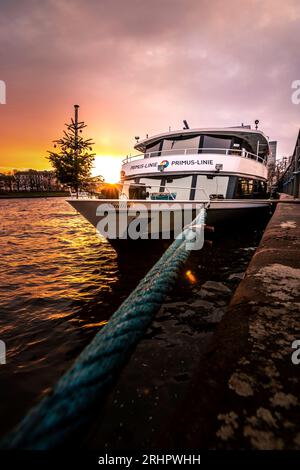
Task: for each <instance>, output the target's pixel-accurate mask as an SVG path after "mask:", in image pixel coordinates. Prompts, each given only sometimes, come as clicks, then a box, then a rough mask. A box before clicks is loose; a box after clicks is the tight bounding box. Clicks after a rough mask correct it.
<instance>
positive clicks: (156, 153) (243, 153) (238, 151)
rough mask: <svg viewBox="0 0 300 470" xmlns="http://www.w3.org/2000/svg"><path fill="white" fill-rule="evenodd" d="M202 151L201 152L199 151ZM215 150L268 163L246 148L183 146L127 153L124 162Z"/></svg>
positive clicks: (206, 152)
mask: <svg viewBox="0 0 300 470" xmlns="http://www.w3.org/2000/svg"><path fill="white" fill-rule="evenodd" d="M199 151H200V152H199ZM211 152H215V153H220V154H224V155H230V156H233V155H234V156H235V155H237V156H239V157H241V158H249V159H251V160H256V161H257V162H259V163H262V164H263V165H267V159H265V158H263V157H260V156H259V155H257V154H255V153H251V152H248V151H247V150H245V149H228V148H226V149H225V148H224V149H222V148H211V147H207V148H201V149H199V148H183V149H176V150H174V149H173V150H156V151H153V152H145V153H139V154H137V155H127V156H126V158H125V159H124V160H123V164H124V163H130V162H131V161H132V160H138V159H142V158H153V157H164V156H166V157H167V156H169V155H176V156H180V155H194V154H197V155H209V153H211Z"/></svg>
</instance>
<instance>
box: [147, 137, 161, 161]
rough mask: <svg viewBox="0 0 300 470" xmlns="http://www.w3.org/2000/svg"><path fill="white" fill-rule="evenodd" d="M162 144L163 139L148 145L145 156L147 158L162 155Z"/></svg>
mask: <svg viewBox="0 0 300 470" xmlns="http://www.w3.org/2000/svg"><path fill="white" fill-rule="evenodd" d="M161 146H162V141H160V142H156V143H155V144H152V145H147V148H146V152H145V158H147V157H159V156H160V150H161Z"/></svg>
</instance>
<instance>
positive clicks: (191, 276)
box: [185, 269, 197, 284]
mask: <svg viewBox="0 0 300 470" xmlns="http://www.w3.org/2000/svg"><path fill="white" fill-rule="evenodd" d="M185 277H186V278H187V279H188V281H190V283H191V284H195V282H196V281H197V279H196V276H195V275H194V274H193V273H192V271H191V270H190V269H189V270H188V271H186V273H185Z"/></svg>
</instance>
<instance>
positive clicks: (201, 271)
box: [0, 198, 261, 435]
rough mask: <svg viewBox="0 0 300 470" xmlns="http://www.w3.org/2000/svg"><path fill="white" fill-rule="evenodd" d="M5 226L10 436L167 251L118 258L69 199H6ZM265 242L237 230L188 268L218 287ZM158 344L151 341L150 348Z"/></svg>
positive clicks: (0, 303)
mask: <svg viewBox="0 0 300 470" xmlns="http://www.w3.org/2000/svg"><path fill="white" fill-rule="evenodd" d="M0 221H1V225H0V257H1V258H0V259H1V271H0V340H3V341H4V342H5V344H6V348H7V357H6V359H7V363H6V364H5V365H0V404H1V405H0V434H1V435H3V434H4V433H5V432H7V431H8V430H9V429H10V428H11V427H12V426H13V425H15V424H16V423H17V422H18V421H19V420H20V418H21V417H22V416H23V415H24V413H26V412H27V411H28V409H29V408H30V407H31V406H32V405H34V404H35V403H36V402H37V401H39V400H40V398H41V397H42V396H43V395H44V394H45V393H47V391H48V390H49V388H50V387H52V386H53V385H54V384H55V382H56V381H57V380H58V378H59V377H60V376H61V374H62V373H63V372H64V371H65V370H67V369H68V367H69V366H70V365H71V363H72V362H73V361H74V359H75V358H76V357H77V355H78V354H79V353H80V351H81V350H82V349H83V347H84V346H85V345H86V344H88V343H89V341H90V340H91V338H92V337H93V336H94V334H95V333H96V332H97V331H99V329H100V328H101V327H103V325H105V323H106V322H107V321H108V319H109V317H110V316H111V314H112V313H113V312H114V311H115V310H116V309H117V307H118V306H119V305H120V304H121V302H122V301H123V300H124V299H125V298H126V297H127V296H128V294H129V293H130V292H131V291H132V289H133V288H134V287H135V286H136V284H137V283H138V281H139V280H140V279H141V278H142V277H143V276H144V274H145V273H146V272H147V271H148V269H149V268H150V267H151V266H152V265H153V264H154V262H155V261H156V259H157V258H158V257H159V255H160V252H159V251H150V250H146V252H144V253H143V254H142V256H134V254H133V255H132V256H129V257H128V258H127V261H126V260H125V261H124V260H120V259H118V257H117V255H116V253H115V251H114V249H113V248H112V247H111V246H110V244H109V243H108V242H107V241H106V240H104V239H103V238H101V237H99V236H98V235H97V234H96V231H95V229H94V228H93V227H92V226H91V225H90V224H89V223H88V222H86V221H85V220H84V219H83V218H82V217H81V216H80V215H79V214H77V213H76V211H75V210H74V209H73V208H72V207H71V206H70V205H69V204H68V203H67V202H66V201H65V200H64V199H62V198H41V199H2V200H0ZM260 235H261V229H260V230H254V231H253V230H252V231H250V232H248V233H247V234H246V235H245V234H243V235H241V236H238V235H237V234H236V233H235V234H234V237H229V238H228V239H227V240H222V243H221V244H220V243H217V244H216V251H215V252H214V258H215V262H212V259H213V258H212V255H211V253H210V252H209V251H207V250H208V248H205V249H204V250H203V253H198V254H197V256H194V257H191V258H190V260H189V264H188V269H189V271H191V272H194V273H195V276H196V278H200V279H201V280H202V281H205V280H207V279H216V280H220V275H221V276H224V273H225V274H226V276H227V275H228V274H229V273H230V272H231V270H232V267H234V269H235V271H239V270H241V267H240V264H241V263H242V264H243V268H242V269H244V268H245V266H246V265H247V263H248V261H249V260H250V258H251V255H252V253H253V250H254V249H255V246H257V244H258V242H259V237H260ZM218 250H219V251H218ZM241 254H242V255H241ZM199 257H200V258H199ZM128 260H129V261H128ZM220 273H221V274H220ZM194 283H195V281H194V278H193V277H192V281H191V277H186V276H185V275H184V274H183V275H182V277H181V278H180V279H179V281H178V283H177V284H178V285H177V286H176V297H177V298H181V297H185V298H187V297H189V296H190V295H192V290H193V289H194V288H195V286H194ZM166 325H167V323H166ZM193 328H194V327H193V326H192V329H193ZM198 329H199V328H198V327H197V328H196V327H195V328H194V330H193V331H194V333H195V335H197V334H198V333H199V331H198ZM192 334H193V332H192ZM166 336H167V337H168V334H167V335H166ZM155 341H156V337H155V335H152V337H151V344H150V345H149V347H150V348H155ZM148 344H149V343H148ZM158 360H159V359H158Z"/></svg>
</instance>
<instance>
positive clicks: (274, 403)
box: [161, 196, 300, 450]
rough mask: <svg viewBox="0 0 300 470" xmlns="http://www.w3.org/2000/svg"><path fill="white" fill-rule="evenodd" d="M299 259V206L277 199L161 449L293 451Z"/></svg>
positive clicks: (297, 438) (298, 408) (298, 417)
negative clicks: (262, 233) (272, 212)
mask: <svg viewBox="0 0 300 470" xmlns="http://www.w3.org/2000/svg"><path fill="white" fill-rule="evenodd" d="M299 254H300V204H299V200H297V201H294V200H293V199H289V200H287V197H286V196H282V200H280V201H279V202H278V204H277V208H276V210H275V212H274V214H273V216H272V218H271V220H270V222H269V224H268V226H267V228H266V230H265V232H264V235H263V237H262V240H261V242H260V245H259V247H258V248H257V250H256V252H255V254H254V256H253V258H252V260H251V262H250V264H249V266H248V268H247V271H246V275H245V277H244V279H243V280H242V281H241V282H240V284H239V286H238V288H237V290H236V291H235V293H234V295H233V297H232V299H231V302H230V305H229V307H228V309H227V312H226V313H225V315H224V317H223V319H222V320H221V322H220V324H219V326H218V329H217V331H216V333H215V335H214V337H213V339H212V342H211V344H210V347H209V349H208V350H207V352H206V354H205V355H204V358H203V359H201V362H200V364H198V365H197V367H196V373H195V374H194V377H193V380H192V383H191V386H190V387H189V390H188V392H187V394H186V396H185V397H184V398H183V401H182V405H181V406H180V407H179V408H178V409H177V410H176V412H175V414H174V416H173V417H172V419H171V422H170V423H169V424H168V427H167V429H164V432H163V436H162V442H161V444H162V443H164V445H165V446H168V447H169V448H204V449H205V448H206V449H207V448H211V449H264V450H266V449H300V393H299V392H300V364H299V365H298V364H297V362H298V358H299V359H300V353H299V354H298V353H297V349H295V344H294V347H293V343H294V341H296V340H299V345H300V296H299V292H300V263H299ZM299 348H300V346H299ZM191 360H193V358H191ZM194 360H196V358H194ZM299 362H300V361H299Z"/></svg>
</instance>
